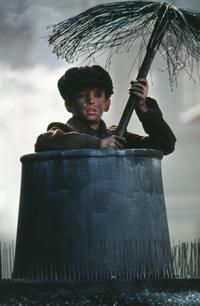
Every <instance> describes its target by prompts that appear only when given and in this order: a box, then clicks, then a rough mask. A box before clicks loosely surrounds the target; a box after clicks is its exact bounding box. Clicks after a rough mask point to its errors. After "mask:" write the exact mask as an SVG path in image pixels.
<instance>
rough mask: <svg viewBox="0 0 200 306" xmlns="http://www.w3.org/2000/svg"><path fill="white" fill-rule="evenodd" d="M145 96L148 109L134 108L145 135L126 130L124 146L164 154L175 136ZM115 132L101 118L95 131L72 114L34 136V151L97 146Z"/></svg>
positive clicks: (157, 108)
mask: <svg viewBox="0 0 200 306" xmlns="http://www.w3.org/2000/svg"><path fill="white" fill-rule="evenodd" d="M147 99H148V101H147V102H148V107H149V111H148V112H145V113H142V112H140V111H139V110H136V112H137V115H138V117H139V119H140V121H141V122H142V125H143V128H144V131H145V132H146V134H147V136H140V135H136V134H132V133H129V132H126V134H125V138H126V141H127V143H126V145H125V148H148V149H157V150H161V151H162V152H163V154H165V155H166V154H169V153H171V152H173V150H174V145H175V142H176V138H175V136H174V134H173V132H172V130H171V129H170V127H169V126H168V124H167V123H166V122H165V120H164V119H163V116H162V113H161V111H160V109H159V107H158V104H157V102H156V101H155V100H153V99H151V98H147ZM112 134H114V132H113V129H111V128H107V127H106V124H105V122H104V121H103V120H102V121H101V123H100V126H99V128H98V130H94V129H92V128H90V127H88V126H87V124H86V123H85V122H83V121H81V120H80V119H79V118H77V117H72V118H71V119H69V120H68V122H67V123H66V124H63V123H60V122H53V123H51V124H49V126H48V128H47V132H46V133H44V134H42V135H40V136H39V137H38V138H37V141H36V144H35V151H36V152H41V151H47V150H66V149H100V141H101V139H102V138H105V137H108V136H110V135H112Z"/></svg>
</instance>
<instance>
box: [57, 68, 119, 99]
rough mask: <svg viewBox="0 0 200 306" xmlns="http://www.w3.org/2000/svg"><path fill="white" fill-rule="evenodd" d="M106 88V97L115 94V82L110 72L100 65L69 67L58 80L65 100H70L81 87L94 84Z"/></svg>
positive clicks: (59, 88)
mask: <svg viewBox="0 0 200 306" xmlns="http://www.w3.org/2000/svg"><path fill="white" fill-rule="evenodd" d="M95 85H96V86H97V87H100V88H102V89H104V90H105V96H106V98H110V96H111V95H112V94H113V82H112V79H111V77H110V75H109V73H108V72H107V71H106V70H105V69H103V68H102V67H101V66H99V65H93V66H80V67H74V68H70V69H68V70H67V71H66V72H65V73H64V75H63V76H62V77H61V78H60V79H59V80H58V90H59V92H60V95H61V96H62V98H63V99H64V100H70V99H71V97H72V96H73V94H74V93H75V92H76V91H77V90H78V89H79V88H81V87H84V86H88V87H90V88H91V87H94V86H95Z"/></svg>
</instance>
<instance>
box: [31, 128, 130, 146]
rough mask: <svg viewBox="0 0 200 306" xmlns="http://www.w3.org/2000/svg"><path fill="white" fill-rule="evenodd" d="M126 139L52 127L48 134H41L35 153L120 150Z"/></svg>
mask: <svg viewBox="0 0 200 306" xmlns="http://www.w3.org/2000/svg"><path fill="white" fill-rule="evenodd" d="M123 141H124V138H122V139H121V137H117V136H115V135H112V136H109V137H106V138H103V139H101V138H99V137H95V136H91V135H88V134H84V133H78V132H75V131H71V130H70V129H69V128H68V127H67V125H64V124H62V123H57V124H55V125H52V124H51V125H50V128H49V129H48V131H47V132H46V133H43V134H41V135H40V136H39V137H38V138H37V141H36V144H35V152H41V151H49V150H68V149H69V150H72V149H120V148H122V147H123V144H122V142H123Z"/></svg>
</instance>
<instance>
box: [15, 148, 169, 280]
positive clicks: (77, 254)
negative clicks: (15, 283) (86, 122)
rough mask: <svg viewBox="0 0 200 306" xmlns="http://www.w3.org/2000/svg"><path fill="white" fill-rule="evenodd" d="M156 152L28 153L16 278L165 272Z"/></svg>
mask: <svg viewBox="0 0 200 306" xmlns="http://www.w3.org/2000/svg"><path fill="white" fill-rule="evenodd" d="M161 159H162V153H161V152H159V151H156V150H144V149H136V150H133V149H127V150H68V151H48V152H42V153H36V154H29V155H25V156H23V157H22V158H21V161H22V179H21V196H20V207H19V218H18V230H17V241H16V255H15V263H14V272H13V277H14V278H20V279H21V278H23V279H33V280H34V279H40V280H41V279H48V280H55V279H65V280H79V279H82V280H95V279H110V278H117V279H135V278H148V277H162V276H163V275H166V274H169V273H170V262H171V253H170V241H169V232H168V224H167V217H166V208H165V201H164V192H163V184H162V176H161Z"/></svg>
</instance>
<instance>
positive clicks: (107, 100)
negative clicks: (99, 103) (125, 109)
mask: <svg viewBox="0 0 200 306" xmlns="http://www.w3.org/2000/svg"><path fill="white" fill-rule="evenodd" d="M110 104H111V100H110V99H106V102H105V108H104V112H108V111H109V108H110Z"/></svg>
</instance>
